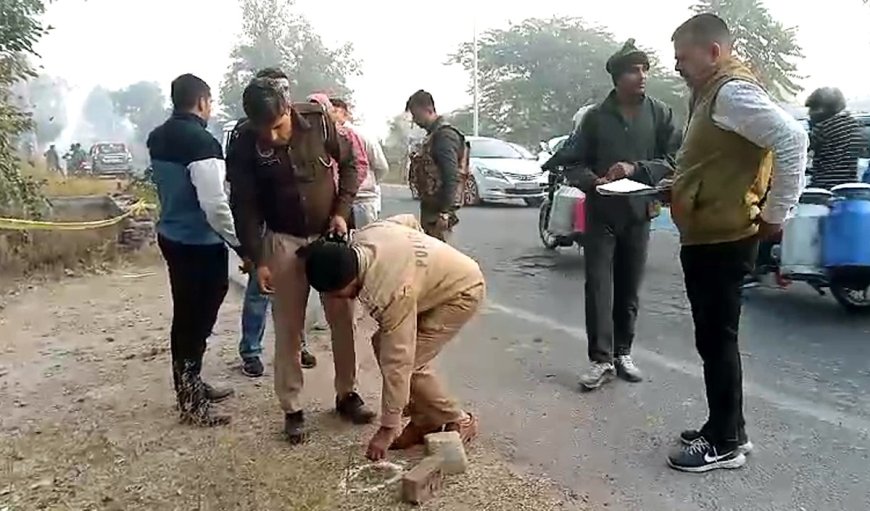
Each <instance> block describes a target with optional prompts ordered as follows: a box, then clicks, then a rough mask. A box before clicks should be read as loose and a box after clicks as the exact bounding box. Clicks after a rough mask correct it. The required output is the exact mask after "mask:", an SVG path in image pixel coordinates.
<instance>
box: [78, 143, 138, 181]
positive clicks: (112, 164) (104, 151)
mask: <svg viewBox="0 0 870 511" xmlns="http://www.w3.org/2000/svg"><path fill="white" fill-rule="evenodd" d="M89 160H90V162H91V171H92V172H93V173H94V174H97V175H104V176H106V175H108V176H115V175H130V174H132V172H133V155H132V154H131V153H130V150H129V149H127V145H126V144H124V143H122V142H98V143H96V144H94V145H92V146H91V151H90V154H89Z"/></svg>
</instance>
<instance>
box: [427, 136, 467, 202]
mask: <svg viewBox="0 0 870 511" xmlns="http://www.w3.org/2000/svg"><path fill="white" fill-rule="evenodd" d="M464 144H465V142H464V140H463V139H462V136H461V135H460V134H459V132H457V131H456V130H455V129H453V128H451V127H449V126H444V127H441V128H438V130H437V131H435V133H434V134H433V135H432V159H433V160H435V165H436V166H437V167H438V170H439V171H440V172H441V182H442V183H443V184H442V186H441V190H440V191H439V193H438V204H439V205H440V209H441V211H444V212H446V211H450V210H451V209H453V206H454V202H455V198H456V187H457V186H458V184H459V155H460V154H461V153H462V148H463V145H464Z"/></svg>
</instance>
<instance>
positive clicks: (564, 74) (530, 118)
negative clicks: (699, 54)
mask: <svg viewBox="0 0 870 511" xmlns="http://www.w3.org/2000/svg"><path fill="white" fill-rule="evenodd" d="M619 48H620V43H618V42H617V41H616V40H615V39H614V38H613V36H612V35H611V34H610V33H609V32H607V31H605V30H603V29H601V28H598V27H595V26H592V25H589V24H587V23H585V22H584V21H583V20H582V19H579V18H564V17H562V18H551V19H539V18H530V19H526V20H524V21H522V22H520V23H519V24H516V25H513V26H511V27H510V28H508V29H500V30H490V31H488V32H486V33H484V34H483V35H482V37H480V40H479V46H478V63H479V73H480V75H479V78H480V84H481V86H480V93H481V98H480V122H481V127H482V131H485V132H488V133H491V134H492V135H497V136H501V137H504V138H509V139H510V140H511V141H513V142H517V143H520V144H523V145H525V146H527V147H535V146H537V144H538V142H539V141H540V140H546V139H549V138H551V137H554V136H558V135H563V134H565V133H568V132H569V131H570V130H571V129H572V126H573V125H572V120H571V118H572V116H573V115H574V114H575V113H576V112H577V109H578V108H580V107H582V106H585V105H587V104H590V103H593V102H597V101H601V100H602V99H604V97H605V96H606V95H607V93H608V91H610V89H611V88H612V87H613V83H612V81H611V77H610V75H608V74H607V73H606V72H605V63H606V62H607V59H608V58H609V57H610V56H611V55H612V54H613V53H615V52H616V51H617V50H618V49H619ZM450 60H451V61H452V62H455V63H458V64H461V65H462V66H463V67H464V68H465V69H466V70H467V71H469V72H471V71H472V69H473V63H472V43H470V42H467V43H463V44H462V45H460V47H459V48H458V50H457V51H456V52H455V53H453V54H452V55H451V56H450ZM653 60H655V59H653ZM648 88H649V90H650V93H651V94H652V95H654V96H656V97H657V98H659V99H661V100H662V101H664V102H666V103H668V104H670V105H672V106H673V107H675V109H676V110H677V111H678V112H682V111H684V110H685V100H684V99H683V88H682V84H681V83H680V81H679V80H678V79H677V78H676V77H674V76H673V75H672V74H670V73H669V72H666V71H665V70H664V69H663V68H662V67H661V66H659V65H658V64H657V63H656V62H653V67H652V71H651V75H650V80H649V85H648ZM484 128H485V130H484ZM490 130H491V131H490Z"/></svg>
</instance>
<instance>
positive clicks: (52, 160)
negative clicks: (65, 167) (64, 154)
mask: <svg viewBox="0 0 870 511" xmlns="http://www.w3.org/2000/svg"><path fill="white" fill-rule="evenodd" d="M44 156H45V166H46V167H47V168H48V171H49V172H60V171H61V170H60V155H59V154H57V147H55V145H54V144H51V145H50V146H48V150H47V151H45V155H44Z"/></svg>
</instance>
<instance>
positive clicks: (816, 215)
mask: <svg viewBox="0 0 870 511" xmlns="http://www.w3.org/2000/svg"><path fill="white" fill-rule="evenodd" d="M868 206H870V185H867V184H859V183H854V184H849V185H841V186H837V187H834V189H833V190H832V191H830V192H829V191H827V190H823V189H817V188H808V189H806V190H805V191H804V194H803V195H802V196H801V198H800V202H799V204H798V207H797V211H796V212H795V215H794V217H793V218H791V219H790V220H789V221H788V222H787V223H786V225H785V228H784V229H783V232H782V233H781V234H780V235H779V236H778V238H776V239H774V240H772V241H771V242H767V243H762V245H761V248H760V250H762V251H763V252H762V253H761V254H760V256H761V257H759V264H758V265H757V268H756V276H757V277H758V276H762V275H772V276H773V277H774V280H775V282H776V287H778V288H780V289H786V288H788V287H789V286H791V284H792V283H794V282H804V283H806V284H808V285H809V286H810V287H812V288H813V289H814V290H815V291H816V292H817V293H818V294H819V295H820V296H825V295H826V294H827V292H826V290H829V291H830V292H831V294H832V295H833V297H834V299H835V300H836V301H837V303H839V304H840V306H842V307H843V308H844V309H845V310H846V311H848V312H852V313H870V266H868V265H867V262H866V261H863V260H862V257H863V256H864V255H865V254H866V253H867V247H866V245H867V244H866V243H865V242H862V241H861V240H862V239H864V238H867V234H861V233H865V232H866V231H865V229H864V227H865V226H866V225H867V224H866V223H865V221H864V220H862V219H863V218H865V217H867V216H870V215H868V213H870V207H868ZM841 211H842V214H840V212H841ZM832 214H834V215H837V216H836V218H835V217H832V216H831V215H832ZM846 215H849V216H848V218H846V221H842V220H840V218H843V217H846ZM856 219H857V220H856ZM844 229H845V230H846V232H845V233H844ZM848 231H854V232H852V233H849V232H848ZM844 234H845V236H844Z"/></svg>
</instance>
